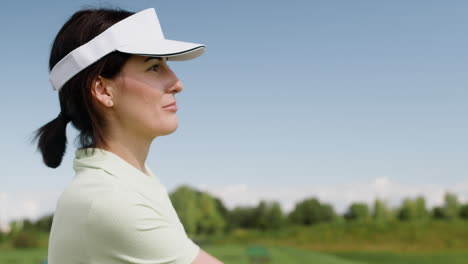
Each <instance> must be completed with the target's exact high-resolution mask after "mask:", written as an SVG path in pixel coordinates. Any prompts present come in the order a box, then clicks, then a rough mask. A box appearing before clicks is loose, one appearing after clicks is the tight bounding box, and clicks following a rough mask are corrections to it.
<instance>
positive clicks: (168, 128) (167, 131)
mask: <svg viewBox="0 0 468 264" xmlns="http://www.w3.org/2000/svg"><path fill="white" fill-rule="evenodd" d="M177 127H178V123H177V122H175V123H174V124H170V125H167V126H165V127H164V128H163V129H161V128H159V129H158V135H159V136H165V135H169V134H172V133H174V131H176V130H177Z"/></svg>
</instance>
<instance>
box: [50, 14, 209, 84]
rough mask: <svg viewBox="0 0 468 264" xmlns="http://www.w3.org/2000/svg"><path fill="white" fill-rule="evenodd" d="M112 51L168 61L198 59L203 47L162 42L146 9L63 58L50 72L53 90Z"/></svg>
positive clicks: (159, 31)
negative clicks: (162, 58)
mask: <svg viewBox="0 0 468 264" xmlns="http://www.w3.org/2000/svg"><path fill="white" fill-rule="evenodd" d="M116 50H117V51H120V52H124V53H130V54H138V55H144V56H152V57H168V59H169V60H189V59H193V58H195V57H198V56H200V55H201V54H202V53H203V52H204V51H205V45H203V44H196V43H190V42H182V41H176V40H168V39H165V38H164V35H163V32H162V29H161V25H160V24H159V20H158V17H157V15H156V11H155V10H154V8H148V9H145V10H143V11H140V12H138V13H135V14H133V15H131V16H129V17H127V18H125V19H123V20H121V21H119V22H117V23H116V24H114V25H112V26H111V27H109V28H108V29H107V30H105V31H104V32H102V33H101V34H99V35H98V36H96V37H95V38H93V39H92V40H90V41H89V42H87V43H85V44H83V45H82V46H80V47H78V48H76V49H74V50H73V51H71V52H70V53H68V54H67V55H66V56H65V57H63V58H62V59H61V60H60V61H59V62H58V63H57V64H56V65H55V66H54V67H53V69H52V70H51V71H50V82H51V84H52V86H53V87H54V90H57V91H58V90H60V89H61V88H62V86H63V85H64V84H65V83H66V82H67V81H68V80H70V79H71V78H72V77H73V76H75V75H76V74H77V73H79V72H80V71H82V70H83V69H85V68H86V67H88V66H89V65H91V64H93V63H94V62H96V61H98V60H99V59H100V58H102V57H104V56H105V55H107V54H109V53H111V52H113V51H116Z"/></svg>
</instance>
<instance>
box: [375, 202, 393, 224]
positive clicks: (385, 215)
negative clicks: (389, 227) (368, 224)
mask: <svg viewBox="0 0 468 264" xmlns="http://www.w3.org/2000/svg"><path fill="white" fill-rule="evenodd" d="M372 217H373V218H374V219H375V220H376V221H387V220H389V219H390V210H389V208H388V205H387V203H386V202H385V201H383V200H380V199H378V198H377V199H375V201H374V208H373V210H372Z"/></svg>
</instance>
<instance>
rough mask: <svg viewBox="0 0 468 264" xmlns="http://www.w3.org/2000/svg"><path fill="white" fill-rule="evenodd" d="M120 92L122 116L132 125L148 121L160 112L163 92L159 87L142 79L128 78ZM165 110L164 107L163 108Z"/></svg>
mask: <svg viewBox="0 0 468 264" xmlns="http://www.w3.org/2000/svg"><path fill="white" fill-rule="evenodd" d="M120 91H121V92H120V93H119V97H120V100H119V102H117V103H119V106H120V107H119V109H120V111H119V112H120V114H119V115H120V116H121V117H122V118H124V119H125V120H123V122H125V123H127V122H129V123H130V124H129V125H131V126H136V125H138V123H140V124H141V123H147V122H149V121H150V120H154V119H155V116H158V115H159V114H160V111H159V110H160V109H161V107H162V105H161V104H162V102H161V97H162V95H163V92H162V90H161V89H159V87H156V86H155V85H150V84H148V83H145V82H143V81H140V80H135V79H126V80H125V83H124V85H122V86H121V90H120ZM161 110H163V109H161Z"/></svg>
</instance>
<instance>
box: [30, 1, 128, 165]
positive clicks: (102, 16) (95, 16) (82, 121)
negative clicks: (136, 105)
mask: <svg viewBox="0 0 468 264" xmlns="http://www.w3.org/2000/svg"><path fill="white" fill-rule="evenodd" d="M132 14H134V13H132V12H129V11H125V10H121V9H108V8H99V9H83V10H80V11H78V12H76V13H75V14H73V15H72V16H71V17H70V18H69V19H68V21H67V22H66V23H65V24H64V25H63V26H62V28H61V29H60V31H59V32H58V33H57V36H56V37H55V40H54V43H53V45H52V50H51V53H50V59H49V70H52V68H53V67H54V66H55V64H56V63H57V62H59V61H60V60H61V59H62V58H63V57H65V55H67V54H68V53H69V52H71V51H73V50H74V49H76V48H77V47H79V46H81V45H83V44H85V43H86V42H88V41H90V40H91V39H93V38H94V37H96V36H97V35H99V34H100V33H102V32H104V31H105V30H106V29H108V28H109V27H110V26H112V25H113V24H115V23H117V22H119V21H120V20H123V19H125V18H127V17H128V16H130V15H132ZM129 57H130V54H126V53H121V52H118V51H114V52H112V53H109V54H108V55H106V56H104V57H103V58H101V59H99V60H98V61H96V62H95V63H93V64H92V65H90V66H88V67H87V68H85V69H84V70H82V71H81V72H79V73H78V74H77V75H75V76H74V77H73V78H71V79H70V80H68V81H67V82H66V83H65V84H64V86H63V87H62V89H60V91H59V100H60V109H61V114H59V115H58V116H57V117H56V118H55V119H53V120H52V121H50V122H48V123H47V124H45V125H44V126H42V127H40V128H39V129H37V130H36V131H35V136H34V139H33V141H37V148H38V149H39V150H40V151H41V153H42V158H43V161H44V163H45V164H46V165H47V166H49V167H51V168H56V167H58V166H59V165H60V163H61V162H62V159H63V156H64V154H65V149H66V145H67V137H66V127H67V123H68V121H71V123H72V124H73V126H74V127H75V128H76V129H78V130H79V132H80V133H79V135H78V137H77V139H79V145H80V146H79V147H80V148H85V147H102V146H105V145H106V141H105V138H104V131H105V128H106V124H105V120H104V118H103V116H102V113H100V112H99V111H98V108H97V103H96V99H95V98H94V96H93V95H92V94H91V87H92V83H93V81H94V80H95V79H96V78H97V76H99V75H101V76H102V77H105V78H114V77H115V76H117V74H118V73H119V72H120V70H121V69H122V66H123V65H124V64H125V62H126V61H127V60H128V58H129Z"/></svg>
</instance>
